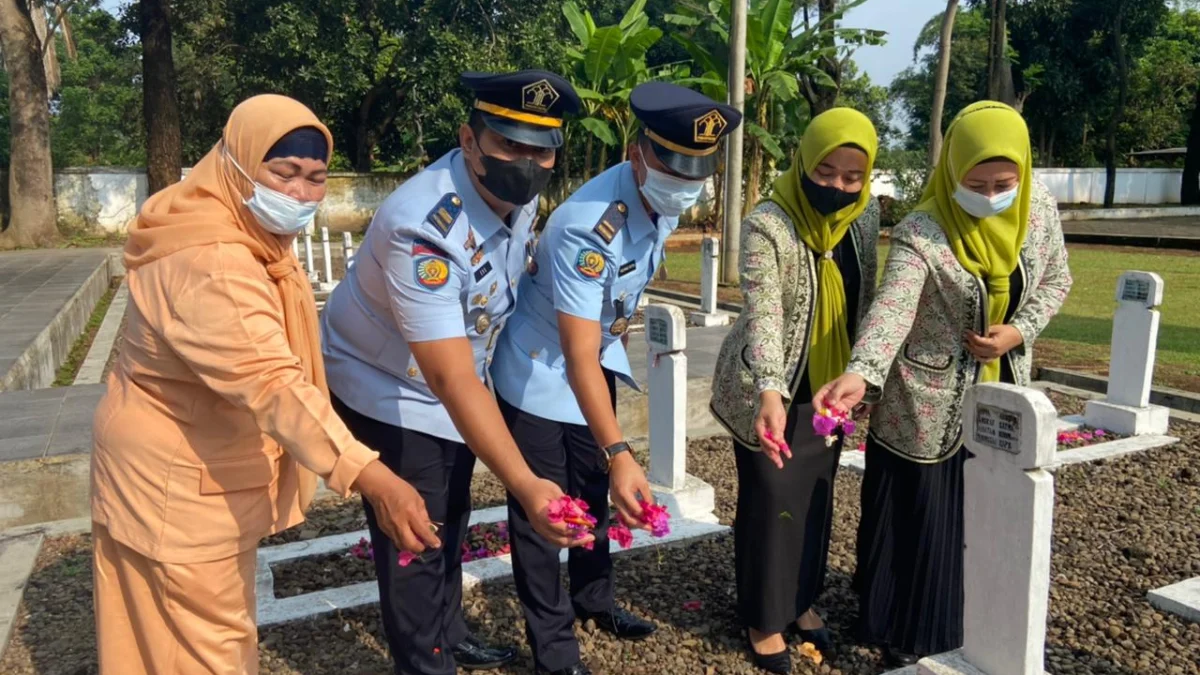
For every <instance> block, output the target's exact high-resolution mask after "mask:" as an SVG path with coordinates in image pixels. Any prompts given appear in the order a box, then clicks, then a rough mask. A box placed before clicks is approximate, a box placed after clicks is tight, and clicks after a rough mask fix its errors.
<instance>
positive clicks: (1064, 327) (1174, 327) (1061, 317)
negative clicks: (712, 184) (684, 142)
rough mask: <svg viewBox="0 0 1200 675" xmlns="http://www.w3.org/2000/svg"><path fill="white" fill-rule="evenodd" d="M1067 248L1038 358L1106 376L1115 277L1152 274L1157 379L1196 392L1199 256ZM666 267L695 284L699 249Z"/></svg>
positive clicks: (882, 254)
mask: <svg viewBox="0 0 1200 675" xmlns="http://www.w3.org/2000/svg"><path fill="white" fill-rule="evenodd" d="M1068 248H1069V250H1070V257H1071V273H1072V275H1073V276H1074V278H1075V283H1074V285H1073V286H1072V288H1071V295H1070V296H1069V297H1068V298H1067V302H1066V303H1065V304H1064V305H1063V308H1062V310H1061V311H1060V312H1059V314H1058V316H1056V317H1055V318H1054V320H1053V321H1052V322H1051V323H1050V325H1049V326H1048V327H1047V328H1046V331H1045V332H1044V333H1043V334H1042V336H1041V338H1040V339H1039V341H1038V347H1037V356H1038V362H1039V363H1041V364H1042V365H1047V366H1060V367H1064V368H1072V369H1077V370H1087V371H1091V372H1098V373H1106V372H1107V371H1108V361H1109V344H1110V341H1111V338H1112V316H1113V311H1114V309H1116V300H1115V297H1114V296H1115V294H1116V286H1117V277H1119V276H1120V275H1121V273H1122V272H1125V271H1127V270H1143V271H1148V272H1156V273H1157V274H1159V275H1160V276H1161V277H1162V278H1163V282H1164V284H1165V286H1166V290H1165V293H1164V295H1163V305H1162V307H1161V308H1160V310H1161V312H1162V319H1161V323H1160V325H1159V329H1158V367H1157V368H1156V372H1155V382H1156V383H1157V384H1162V385H1166V386H1173V387H1177V388H1180V389H1187V390H1190V391H1200V255H1197V254H1190V253H1184V252H1174V251H1161V250H1151V249H1135V248H1114V247H1108V246H1087V245H1072V246H1069V247H1068ZM887 250H888V247H887V245H886V244H883V245H881V246H880V247H879V260H880V270H881V273H882V267H883V265H882V263H883V261H884V260H885V259H886V257H887ZM667 270H668V274H669V276H670V279H671V280H672V281H683V282H693V283H699V280H700V254H699V252H698V251H669V252H668V254H667Z"/></svg>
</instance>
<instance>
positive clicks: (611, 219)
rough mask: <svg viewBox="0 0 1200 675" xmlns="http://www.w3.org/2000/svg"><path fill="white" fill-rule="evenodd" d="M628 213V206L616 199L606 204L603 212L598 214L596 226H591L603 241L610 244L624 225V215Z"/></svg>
mask: <svg viewBox="0 0 1200 675" xmlns="http://www.w3.org/2000/svg"><path fill="white" fill-rule="evenodd" d="M627 213H629V207H628V206H625V202H623V201H620V200H617V201H615V202H613V203H611V204H609V205H608V208H607V209H604V214H603V215H601V216H600V220H599V221H598V222H597V223H596V226H595V227H593V228H592V232H595V233H596V234H597V235H599V237H600V238H601V239H603V240H604V243H606V244H611V243H612V241H613V239H616V237H617V233H618V232H620V231H621V228H622V227H625V215H626V214H627Z"/></svg>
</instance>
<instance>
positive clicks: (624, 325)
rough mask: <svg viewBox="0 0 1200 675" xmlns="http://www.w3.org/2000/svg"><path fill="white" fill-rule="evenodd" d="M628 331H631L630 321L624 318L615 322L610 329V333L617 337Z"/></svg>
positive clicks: (618, 318)
mask: <svg viewBox="0 0 1200 675" xmlns="http://www.w3.org/2000/svg"><path fill="white" fill-rule="evenodd" d="M627 330H629V319H626V318H625V317H623V316H620V317H617V320H616V321H613V322H612V325H611V326H609V328H608V332H609V333H612V334H613V335H616V336H621V335H624V334H625V331H627Z"/></svg>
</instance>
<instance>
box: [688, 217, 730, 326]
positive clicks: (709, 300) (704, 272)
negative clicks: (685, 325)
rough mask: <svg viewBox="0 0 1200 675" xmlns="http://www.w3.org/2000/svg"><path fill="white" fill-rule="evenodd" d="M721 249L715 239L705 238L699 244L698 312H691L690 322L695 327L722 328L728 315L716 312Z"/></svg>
mask: <svg viewBox="0 0 1200 675" xmlns="http://www.w3.org/2000/svg"><path fill="white" fill-rule="evenodd" d="M720 250H721V247H720V245H719V242H718V241H717V239H716V237H705V238H704V239H703V241H701V242H700V311H698V312H692V316H691V320H692V323H693V324H694V325H697V326H724V325H726V324H727V323H729V315H727V314H724V313H721V312H718V311H717V281H718V279H719V276H718V275H719V274H720V272H719V269H720V268H719V267H718V264H719V262H720V260H719V258H720V255H721V254H720Z"/></svg>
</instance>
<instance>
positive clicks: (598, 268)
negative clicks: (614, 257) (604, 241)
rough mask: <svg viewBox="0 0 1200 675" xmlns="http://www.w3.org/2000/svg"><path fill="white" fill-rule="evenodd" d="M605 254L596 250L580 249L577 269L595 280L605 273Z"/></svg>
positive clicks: (576, 264)
mask: <svg viewBox="0 0 1200 675" xmlns="http://www.w3.org/2000/svg"><path fill="white" fill-rule="evenodd" d="M604 265H605V262H604V254H603V253H601V252H600V251H597V250H596V249H594V248H583V249H579V255H578V256H576V257H575V269H577V270H579V273H580V274H582V275H583V276H585V277H587V278H589V279H595V278H597V277H599V276H600V274H601V273H602V272H604Z"/></svg>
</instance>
